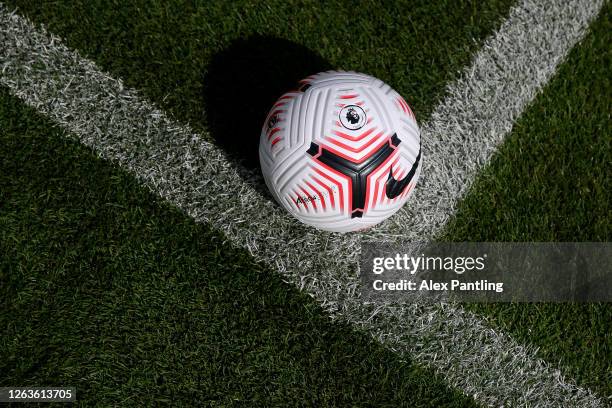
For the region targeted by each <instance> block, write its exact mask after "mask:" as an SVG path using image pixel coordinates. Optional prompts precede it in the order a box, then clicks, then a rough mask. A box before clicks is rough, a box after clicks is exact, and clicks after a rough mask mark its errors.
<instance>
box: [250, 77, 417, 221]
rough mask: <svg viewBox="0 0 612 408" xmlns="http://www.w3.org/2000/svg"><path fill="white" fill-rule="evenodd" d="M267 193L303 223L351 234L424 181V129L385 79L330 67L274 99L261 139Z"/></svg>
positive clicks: (391, 211)
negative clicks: (422, 129) (416, 184)
mask: <svg viewBox="0 0 612 408" xmlns="http://www.w3.org/2000/svg"><path fill="white" fill-rule="evenodd" d="M259 160H260V163H261V170H262V173H263V176H264V179H265V181H266V184H267V186H268V188H269V189H270V192H271V193H272V195H273V196H274V198H275V199H276V201H278V203H279V204H280V205H282V206H283V207H284V208H285V209H286V210H287V211H289V212H290V213H291V214H292V215H294V216H295V217H296V218H297V219H299V220H300V221H302V222H304V223H305V224H308V225H312V226H314V227H317V228H320V229H322V230H326V231H335V232H347V231H355V230H360V229H364V228H368V227H371V226H372V225H375V224H378V223H379V222H381V221H383V220H385V219H386V218H388V217H390V216H391V215H392V214H394V213H395V212H396V211H397V210H399V209H400V208H401V207H402V205H404V203H405V202H406V201H407V200H408V197H409V196H410V194H411V192H412V191H413V189H414V185H415V183H416V181H417V179H418V178H419V174H420V171H421V164H422V155H421V137H420V133H419V127H418V125H417V122H416V119H415V117H414V114H413V113H412V110H411V109H410V106H408V104H407V103H406V101H405V100H404V99H403V98H402V97H401V96H400V94H398V93H397V92H396V91H394V90H393V89H392V88H391V87H390V86H389V85H387V84H385V83H384V82H383V81H381V80H379V79H376V78H374V77H371V76H369V75H365V74H360V73H357V72H342V71H327V72H322V73H318V74H315V75H311V76H309V77H307V78H305V79H303V80H301V81H300V86H299V88H298V89H297V90H295V91H290V92H287V93H286V94H284V95H282V96H281V97H280V98H279V99H278V101H277V102H276V103H275V104H274V106H273V107H272V109H271V110H270V113H269V114H268V116H267V118H266V121H265V122H264V125H263V129H262V131H261V136H260V140H259Z"/></svg>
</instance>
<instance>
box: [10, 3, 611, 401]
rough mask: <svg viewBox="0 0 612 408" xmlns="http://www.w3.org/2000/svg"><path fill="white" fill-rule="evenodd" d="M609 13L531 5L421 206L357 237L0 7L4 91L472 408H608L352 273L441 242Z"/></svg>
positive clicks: (432, 128)
mask: <svg viewBox="0 0 612 408" xmlns="http://www.w3.org/2000/svg"><path fill="white" fill-rule="evenodd" d="M601 5H602V2H601V1H599V0H597V1H590V0H570V1H567V0H548V1H537V0H525V1H522V2H521V3H520V4H519V5H518V6H516V7H515V8H513V10H512V11H511V13H510V17H509V19H508V20H507V21H506V22H505V23H504V24H503V26H502V27H501V29H500V30H499V31H498V32H497V33H496V34H495V35H494V36H493V37H492V38H490V39H489V40H487V42H486V44H485V46H484V47H483V49H482V50H481V51H479V52H478V53H477V55H476V56H475V59H474V64H473V65H472V66H470V67H468V68H467V69H466V70H465V72H464V74H463V76H462V79H460V80H458V81H457V82H456V83H454V84H453V85H451V86H450V87H449V98H448V99H447V100H446V101H445V102H443V103H442V104H441V105H440V107H439V108H438V109H436V111H435V112H434V114H433V116H432V120H431V121H430V122H429V123H427V124H425V126H423V140H424V142H425V144H424V149H426V150H427V151H426V152H425V153H426V155H427V157H428V160H429V162H428V164H427V167H426V168H425V171H424V172H423V179H422V183H421V185H420V187H418V188H417V191H419V192H420V193H419V194H418V195H415V197H414V199H413V200H412V203H413V205H412V206H411V207H409V208H407V210H406V211H405V212H404V213H403V214H401V215H399V216H398V217H396V218H395V219H394V220H392V221H390V222H389V223H387V224H385V225H384V226H383V227H381V228H379V229H377V230H375V231H373V232H371V233H367V234H363V235H361V236H359V235H356V234H353V235H339V234H330V233H321V232H318V231H315V230H312V229H310V228H307V227H304V226H302V225H300V224H298V223H297V222H296V221H294V220H293V219H292V218H290V217H289V216H288V215H286V214H285V213H284V212H283V211H282V210H281V209H279V208H278V207H277V206H276V205H274V204H273V203H270V202H269V201H267V200H266V199H265V198H263V197H261V196H260V195H259V194H258V193H257V192H256V190H255V189H254V188H252V186H250V185H249V184H247V183H246V182H244V181H243V180H242V179H241V178H240V176H239V175H238V173H237V171H236V170H235V169H233V168H232V167H231V165H230V164H229V162H228V161H227V160H226V159H225V156H224V154H223V153H222V152H221V151H219V150H218V149H217V148H215V147H214V146H213V145H211V144H210V143H208V142H207V141H205V140H204V138H203V137H202V136H200V135H198V134H196V133H194V132H193V130H191V129H190V128H189V127H187V126H184V125H181V124H178V123H175V122H174V121H173V120H172V119H170V118H169V117H167V116H166V115H165V114H164V113H163V112H161V111H159V110H158V109H157V108H155V107H154V106H153V105H152V104H151V103H149V102H148V101H146V100H145V99H144V98H142V97H140V96H139V95H138V94H137V92H136V91H134V90H131V89H126V88H125V87H124V86H123V84H122V83H121V81H120V80H116V79H113V78H111V77H110V76H109V75H107V74H105V73H103V72H101V71H100V70H99V69H98V67H96V65H95V64H94V63H93V62H91V61H89V60H87V59H85V58H83V57H81V56H80V55H79V54H78V52H75V51H72V50H70V49H68V48H67V47H66V46H64V45H63V44H62V42H61V41H60V40H59V39H58V38H57V37H53V36H52V35H50V34H49V33H47V32H46V31H45V30H44V29H42V28H39V27H35V26H33V25H32V24H31V23H30V22H28V21H27V20H26V19H24V18H22V17H20V16H18V15H16V14H13V13H10V12H9V10H7V8H6V7H5V6H3V5H1V4H0V84H1V85H3V86H6V87H8V88H9V89H10V90H11V92H12V93H13V94H14V95H16V96H18V97H19V98H21V99H22V100H23V101H24V102H25V103H27V104H28V105H30V106H33V107H35V108H36V109H37V110H38V111H40V112H42V113H43V114H45V115H47V116H48V117H50V118H51V119H52V120H53V121H55V122H57V123H58V124H60V125H61V126H62V127H63V128H65V129H66V130H68V131H69V132H71V133H72V134H74V135H76V137H77V138H78V140H79V141H80V142H81V143H83V144H85V145H87V146H89V147H90V148H91V149H92V150H93V151H95V152H96V153H97V154H99V155H100V156H101V157H103V158H105V159H108V160H110V161H112V162H114V163H116V164H118V165H120V166H122V167H123V168H125V169H127V170H128V171H130V172H131V173H132V174H133V175H134V176H135V177H137V178H138V179H139V180H141V181H142V182H143V183H144V184H145V185H146V186H148V187H149V188H150V189H151V190H153V191H154V192H156V193H157V194H159V195H160V196H162V197H164V198H165V199H167V200H168V201H170V202H172V203H174V204H175V205H177V206H178V207H180V208H182V209H183V210H184V211H185V212H186V213H187V214H189V215H190V216H191V217H193V218H194V219H195V220H196V221H198V222H207V223H211V224H212V225H213V226H215V227H216V228H218V229H220V230H222V231H223V232H224V233H225V234H226V235H227V237H228V238H229V239H230V240H231V241H232V242H234V243H236V244H238V245H241V246H244V247H246V248H248V249H249V251H250V252H251V253H252V254H253V256H254V257H255V258H257V259H260V260H263V261H265V262H266V263H267V264H269V265H270V266H272V267H273V268H275V269H277V270H278V271H279V272H280V273H281V274H282V276H283V278H284V279H285V280H286V281H288V282H290V283H292V284H294V285H297V286H298V287H299V288H300V289H303V290H306V291H307V292H308V293H310V294H311V295H312V296H313V297H314V298H315V299H316V300H317V301H318V302H319V303H320V304H321V305H322V306H323V308H324V309H325V310H327V311H328V312H329V313H330V314H331V315H332V317H334V318H338V319H343V320H346V321H349V322H351V323H353V324H354V325H356V326H357V327H360V328H362V329H364V330H366V331H367V332H369V333H370V334H371V335H372V336H373V337H375V338H376V339H378V340H379V341H380V342H381V343H383V344H384V345H386V346H387V347H389V348H391V349H393V350H395V351H396V352H398V353H399V354H400V356H401V357H405V358H410V359H412V360H414V361H416V362H418V363H421V364H426V365H429V366H431V367H433V368H434V369H435V370H436V371H437V372H438V373H439V374H440V375H442V376H443V377H444V378H445V379H446V380H447V381H448V382H449V383H450V384H452V385H453V386H456V387H458V388H459V389H461V390H462V391H463V392H464V393H466V394H467V395H471V396H472V397H474V398H475V399H476V400H477V401H479V402H481V403H484V404H487V405H492V406H501V405H504V406H506V405H519V406H538V407H549V406H580V407H586V406H589V407H590V406H601V405H602V402H601V400H599V399H598V398H597V397H596V396H594V395H593V394H592V393H591V392H590V391H589V390H587V389H583V388H580V387H577V386H576V385H574V384H572V383H571V382H568V381H566V380H565V379H563V377H562V376H561V374H560V372H559V371H558V370H555V369H553V368H551V367H548V366H547V365H546V363H544V362H543V361H542V360H540V359H538V358H537V356H536V352H535V350H534V349H533V348H530V347H524V346H522V345H520V344H518V343H517V342H516V341H514V340H513V339H512V338H510V337H508V336H506V335H504V334H503V333H499V332H497V331H495V330H493V329H491V328H490V327H488V326H487V325H486V324H485V323H484V322H483V321H482V320H480V319H479V318H478V317H477V316H474V315H473V314H471V313H468V312H466V311H465V310H463V309H462V308H461V307H460V306H458V305H452V304H429V303H418V304H412V305H407V306H401V305H400V306H398V305H372V304H363V302H361V301H360V300H359V298H358V283H359V277H358V275H357V272H356V269H355V265H356V259H357V254H358V252H359V249H360V239H361V238H365V239H374V238H375V239H381V240H385V241H393V240H395V239H397V238H402V237H406V236H407V237H409V238H411V239H413V238H418V239H424V238H425V239H426V238H430V237H431V236H432V234H434V233H436V232H438V231H439V230H440V228H441V227H442V226H443V225H444V223H445V221H446V219H447V218H448V217H449V216H450V215H451V212H452V210H453V209H454V207H455V204H456V202H457V200H459V198H460V197H461V195H462V194H463V193H464V191H465V185H469V183H470V181H471V180H472V179H473V177H475V175H476V173H477V172H478V170H479V169H480V168H482V166H483V165H484V164H485V163H486V161H487V160H488V159H489V157H490V155H491V153H492V152H493V151H494V149H495V146H496V145H497V144H498V143H499V142H500V141H501V140H503V137H504V136H505V135H506V134H507V133H508V132H509V131H510V130H511V128H512V123H513V121H514V120H515V119H516V117H518V115H520V113H521V112H522V110H523V109H524V108H525V106H526V104H527V103H529V101H530V100H531V99H532V98H533V97H534V95H535V94H536V93H537V91H538V89H539V88H540V87H541V86H542V85H543V84H545V83H546V81H547V80H548V79H549V78H550V76H551V75H552V74H553V73H554V70H555V69H556V66H557V65H558V64H559V63H560V62H561V61H562V59H563V57H564V56H565V55H566V54H567V52H568V51H569V50H570V49H571V48H572V47H573V46H574V44H575V43H576V42H577V41H579V40H580V39H581V38H582V37H583V35H584V33H585V30H586V28H587V27H588V24H589V23H590V21H591V20H592V19H594V18H595V17H596V15H597V13H598V11H599V9H600V8H601ZM504 107H505V108H506V109H505V110H504V109H502V108H504ZM456 149H459V151H456ZM457 175H459V177H458V179H457V180H456V179H455V178H456V177H457ZM430 189H437V190H436V191H437V192H439V193H440V194H441V196H439V195H438V194H432V193H431V192H429V190H430ZM413 216H414V217H415V218H414V219H412V218H411V217H413Z"/></svg>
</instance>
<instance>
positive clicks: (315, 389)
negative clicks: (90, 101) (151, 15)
mask: <svg viewBox="0 0 612 408" xmlns="http://www.w3.org/2000/svg"><path fill="white" fill-rule="evenodd" d="M223 240H224V238H223V237H222V236H220V235H218V234H217V233H215V232H213V231H211V230H210V229H208V228H207V227H205V226H202V225H196V224H195V223H194V222H193V221H191V220H190V219H189V218H188V217H186V216H185V215H183V214H182V213H181V212H179V211H178V210H176V209H174V208H171V207H170V206H169V205H166V204H164V203H161V202H160V201H159V200H158V199H157V198H156V197H154V196H153V195H152V194H151V193H149V192H147V191H145V190H144V189H143V188H141V187H140V186H139V185H138V184H137V182H136V181H135V180H134V179H133V178H132V177H130V176H129V175H126V174H124V173H123V172H122V171H120V170H118V169H116V168H114V167H113V166H112V165H110V164H108V163H105V162H103V161H102V160H99V159H97V158H95V157H94V156H93V155H92V154H91V153H90V152H89V151H88V150H87V149H86V148H85V147H82V146H80V145H78V144H77V143H74V142H71V141H69V140H68V139H67V138H66V137H65V136H64V135H63V134H62V133H61V132H60V131H59V130H55V129H53V128H52V125H51V124H50V123H49V122H48V121H46V120H43V119H41V118H39V117H38V116H37V114H35V113H34V112H32V110H31V109H29V108H26V107H24V106H23V105H22V104H21V103H20V102H19V101H18V100H16V99H15V98H12V97H10V96H8V94H7V93H6V91H4V90H0V255H1V256H0V310H1V311H2V313H0V327H2V331H1V332H0V386H8V385H13V386H16V385H19V386H27V385H30V386H44V385H48V386H59V385H66V386H67V385H73V386H76V387H77V393H78V399H79V400H80V402H81V404H83V405H84V404H87V405H92V404H98V405H101V406H109V405H117V406H126V405H130V406H149V405H153V404H156V403H161V402H171V403H172V404H173V405H183V406H194V405H201V404H203V405H210V406H229V405H242V406H299V405H309V406H389V407H396V406H415V407H417V406H418V407H433V406H436V407H438V406H444V407H465V406H474V403H473V401H472V400H471V399H468V398H466V397H464V396H461V395H460V394H459V393H458V392H456V391H453V390H450V389H448V388H447V386H446V385H445V383H444V382H443V381H441V380H440V379H439V378H438V377H436V376H435V375H433V373H432V372H430V371H428V370H426V369H422V368H419V367H418V366H415V365H412V364H410V363H406V362H400V361H398V360H397V356H396V355H395V354H394V353H392V352H390V351H388V350H385V349H383V348H382V347H381V346H380V345H378V343H376V342H374V341H373V340H372V339H370V338H369V337H368V336H366V335H363V334H359V333H356V332H354V331H353V330H351V328H349V327H347V326H346V325H343V324H339V323H332V322H331V321H330V320H329V318H328V317H326V315H325V314H324V313H323V312H322V311H321V310H320V308H319V307H318V306H317V305H316V304H315V302H314V301H313V300H312V299H311V298H310V297H308V296H307V295H305V294H302V293H299V292H298V291H297V290H296V289H294V288H293V287H291V286H289V285H287V284H284V283H283V282H281V280H280V277H279V276H278V275H277V274H276V273H274V272H272V271H269V270H267V269H265V268H264V267H262V266H261V265H258V264H255V263H253V261H252V258H251V257H250V256H249V255H248V254H247V253H246V252H244V251H242V250H239V249H236V248H233V247H230V246H229V245H227V244H225V243H224V242H223Z"/></svg>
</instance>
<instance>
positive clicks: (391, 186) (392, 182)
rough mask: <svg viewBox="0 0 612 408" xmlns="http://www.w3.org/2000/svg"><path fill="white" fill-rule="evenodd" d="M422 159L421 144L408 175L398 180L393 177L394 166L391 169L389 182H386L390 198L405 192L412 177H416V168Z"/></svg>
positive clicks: (386, 189) (386, 192)
mask: <svg viewBox="0 0 612 408" xmlns="http://www.w3.org/2000/svg"><path fill="white" fill-rule="evenodd" d="M420 161H421V146H419V154H418V155H417V157H416V160H415V161H414V164H413V165H412V168H411V169H410V171H409V172H408V174H406V177H404V178H403V179H401V180H396V179H395V177H393V169H392V168H390V169H389V178H388V179H387V182H386V183H385V194H386V195H387V197H388V198H389V199H390V200H392V199H394V198H395V197H397V196H399V195H400V194H402V193H403V192H404V189H405V188H406V187H408V184H410V182H411V181H412V178H413V177H414V173H416V170H417V168H418V167H419V162H420Z"/></svg>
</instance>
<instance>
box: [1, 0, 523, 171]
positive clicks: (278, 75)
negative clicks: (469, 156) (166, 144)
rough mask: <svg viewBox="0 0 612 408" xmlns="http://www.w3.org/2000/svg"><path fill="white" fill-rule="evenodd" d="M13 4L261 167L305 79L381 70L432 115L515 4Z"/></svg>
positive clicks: (501, 0)
mask: <svg viewBox="0 0 612 408" xmlns="http://www.w3.org/2000/svg"><path fill="white" fill-rule="evenodd" d="M6 3H7V5H8V6H9V7H19V12H20V13H23V14H25V15H26V16H28V17H30V18H31V19H33V20H34V21H35V22H39V23H44V24H46V25H47V26H48V27H49V29H50V30H51V31H52V32H54V33H56V34H58V35H60V36H62V37H64V38H65V39H66V41H67V44H68V45H69V46H71V47H74V48H77V49H79V50H80V51H81V52H82V53H83V54H84V55H86V56H88V57H90V58H92V59H94V60H95V61H96V62H97V63H98V64H99V65H100V66H101V67H102V68H103V69H105V70H108V71H110V72H111V73H112V74H113V75H114V76H116V77H120V78H122V79H124V80H125V82H126V84H128V85H129V86H132V87H135V88H137V89H141V90H143V92H144V93H145V94H146V95H147V96H148V97H149V98H150V99H151V100H153V101H154V102H156V103H157V104H159V105H160V106H161V107H162V108H163V109H164V110H167V111H170V112H172V113H173V114H174V115H175V116H176V118H177V119H179V120H181V121H186V122H189V123H191V124H192V125H193V126H194V127H196V128H197V129H199V130H204V131H205V132H210V133H211V135H212V137H214V138H215V139H216V140H217V142H219V143H220V145H221V146H223V147H224V148H225V149H227V150H228V151H229V152H230V153H232V156H233V157H234V158H236V159H237V160H238V161H242V162H244V164H245V165H246V166H247V167H250V168H257V169H258V163H257V154H256V152H257V149H256V147H257V143H258V141H259V132H260V129H261V124H262V123H263V120H264V118H265V115H266V113H267V111H268V109H269V108H270V106H271V104H272V103H273V101H274V100H275V99H276V98H277V97H278V96H280V94H281V93H282V92H283V90H285V89H287V87H290V86H292V85H293V84H294V83H295V81H296V80H298V79H300V78H302V77H304V76H306V75H309V74H311V73H314V72H317V71H320V70H327V69H330V68H334V69H345V70H356V71H362V72H365V73H369V74H371V75H374V76H377V77H379V78H382V79H384V80H385V81H386V82H388V83H389V84H390V85H391V86H393V87H394V88H395V89H397V90H398V91H399V92H400V93H402V94H403V96H404V97H405V98H406V100H407V101H408V102H409V103H411V104H412V105H413V107H414V111H415V113H416V115H417V118H419V119H420V120H423V119H424V118H426V117H427V115H428V114H429V112H430V111H431V110H432V108H433V106H434V104H435V102H436V101H437V100H438V99H439V98H440V97H441V96H442V95H443V92H444V85H445V84H446V83H447V82H448V81H449V80H450V79H451V78H453V77H454V76H455V75H456V73H457V72H458V71H459V70H460V69H461V68H462V67H463V66H464V65H466V64H467V63H468V62H469V60H470V56H471V53H472V52H473V51H474V50H476V49H477V48H478V42H479V41H480V40H482V39H483V38H485V36H486V35H488V34H489V33H490V32H491V31H493V30H494V29H495V28H496V27H497V26H498V24H499V22H500V21H501V20H503V17H504V16H505V15H506V14H507V11H508V9H509V7H510V4H511V3H513V1H512V0H487V1H448V0H435V1H431V0H418V1H406V0H404V1H394V2H386V4H385V5H381V4H380V3H378V2H352V1H331V2H325V3H323V2H316V1H286V0H274V1H266V2H253V1H251V2H245V1H236V2H210V1H190V2H179V1H166V2H161V1H159V2H158V1H155V2H151V1H145V0H139V1H129V2H125V1H107V0H87V1H71V0H60V1H54V2H32V1H20V0H16V1H13V0H11V1H8V2H6Z"/></svg>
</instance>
